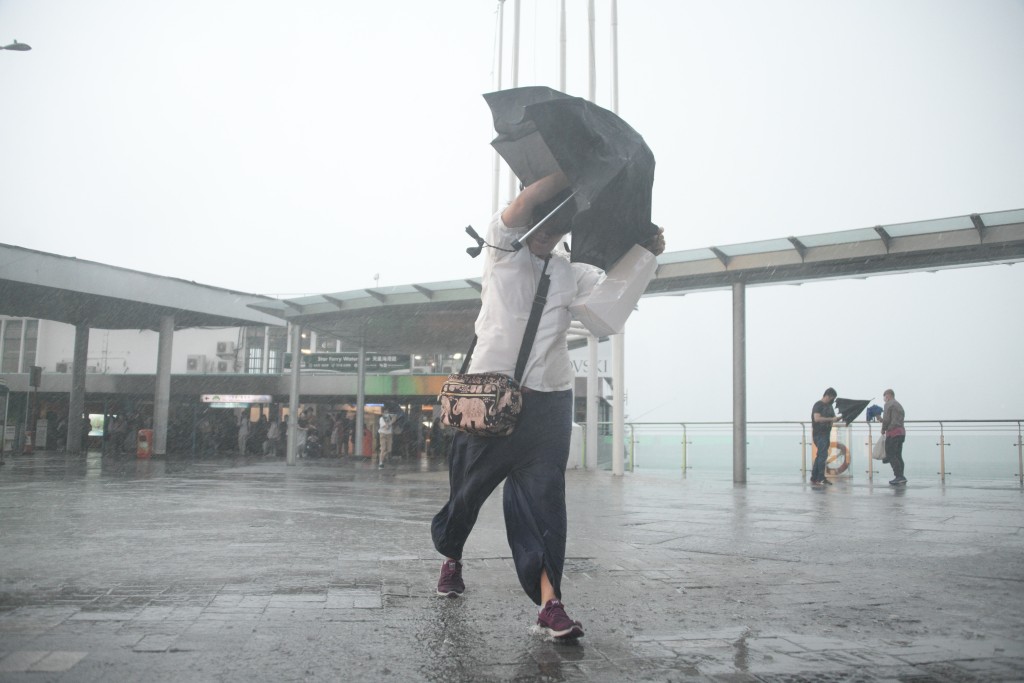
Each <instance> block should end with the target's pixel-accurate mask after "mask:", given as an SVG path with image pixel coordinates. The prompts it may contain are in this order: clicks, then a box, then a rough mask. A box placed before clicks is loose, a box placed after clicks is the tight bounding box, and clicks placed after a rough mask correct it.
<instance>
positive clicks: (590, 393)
mask: <svg viewBox="0 0 1024 683" xmlns="http://www.w3.org/2000/svg"><path fill="white" fill-rule="evenodd" d="M587 352H588V361H589V365H588V367H587V447H586V449H585V451H584V459H583V469H597V448H598V446H597V423H598V421H599V420H600V414H601V408H600V405H601V404H600V402H599V401H598V384H599V382H600V377H598V375H597V337H595V336H594V335H592V334H590V335H587ZM588 460H589V461H590V462H589V463H588V462H587V461H588Z"/></svg>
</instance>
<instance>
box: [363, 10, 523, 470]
mask: <svg viewBox="0 0 1024 683" xmlns="http://www.w3.org/2000/svg"><path fill="white" fill-rule="evenodd" d="M504 52H505V0H498V67H497V69H496V70H495V75H494V80H495V83H494V89H495V90H501V69H502V57H503V55H504ZM500 184H501V156H500V155H499V154H498V152H497V151H495V152H494V179H493V183H492V186H491V214H492V215H493V214H496V213H498V203H499V201H500V199H499V196H498V195H499V193H500V190H499V185H500ZM359 438H362V437H357V438H356V439H355V440H356V441H358V440H359ZM352 446H353V449H352V450H353V452H355V443H354V442H353V444H352Z"/></svg>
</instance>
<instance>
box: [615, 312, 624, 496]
mask: <svg viewBox="0 0 1024 683" xmlns="http://www.w3.org/2000/svg"><path fill="white" fill-rule="evenodd" d="M625 358H626V333H625V332H620V333H619V334H615V335H612V397H613V398H612V474H613V475H615V476H617V477H621V476H622V474H623V472H624V471H625V465H624V453H623V439H625V437H626V388H625V387H626V379H625V375H626V362H625Z"/></svg>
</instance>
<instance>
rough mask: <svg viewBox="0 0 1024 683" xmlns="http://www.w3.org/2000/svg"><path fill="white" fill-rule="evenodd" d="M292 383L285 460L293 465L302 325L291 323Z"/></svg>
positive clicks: (296, 431)
mask: <svg viewBox="0 0 1024 683" xmlns="http://www.w3.org/2000/svg"><path fill="white" fill-rule="evenodd" d="M291 325H292V340H291V341H292V343H291V347H292V384H291V390H290V391H289V392H288V445H287V447H286V453H285V462H286V463H288V464H289V465H294V464H295V460H296V457H297V456H298V454H297V453H296V450H297V448H298V445H299V368H300V366H301V365H302V336H301V335H302V326H301V325H299V324H298V323H292V324H291Z"/></svg>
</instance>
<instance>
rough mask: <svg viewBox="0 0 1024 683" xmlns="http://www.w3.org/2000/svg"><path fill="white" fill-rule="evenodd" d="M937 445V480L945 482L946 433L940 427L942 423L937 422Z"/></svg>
mask: <svg viewBox="0 0 1024 683" xmlns="http://www.w3.org/2000/svg"><path fill="white" fill-rule="evenodd" d="M936 445H937V446H938V447H939V480H940V481H941V482H942V483H943V484H945V483H946V446H948V445H949V444H948V443H946V435H945V432H944V431H943V428H942V423H941V422H940V423H939V443H937V444H936Z"/></svg>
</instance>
